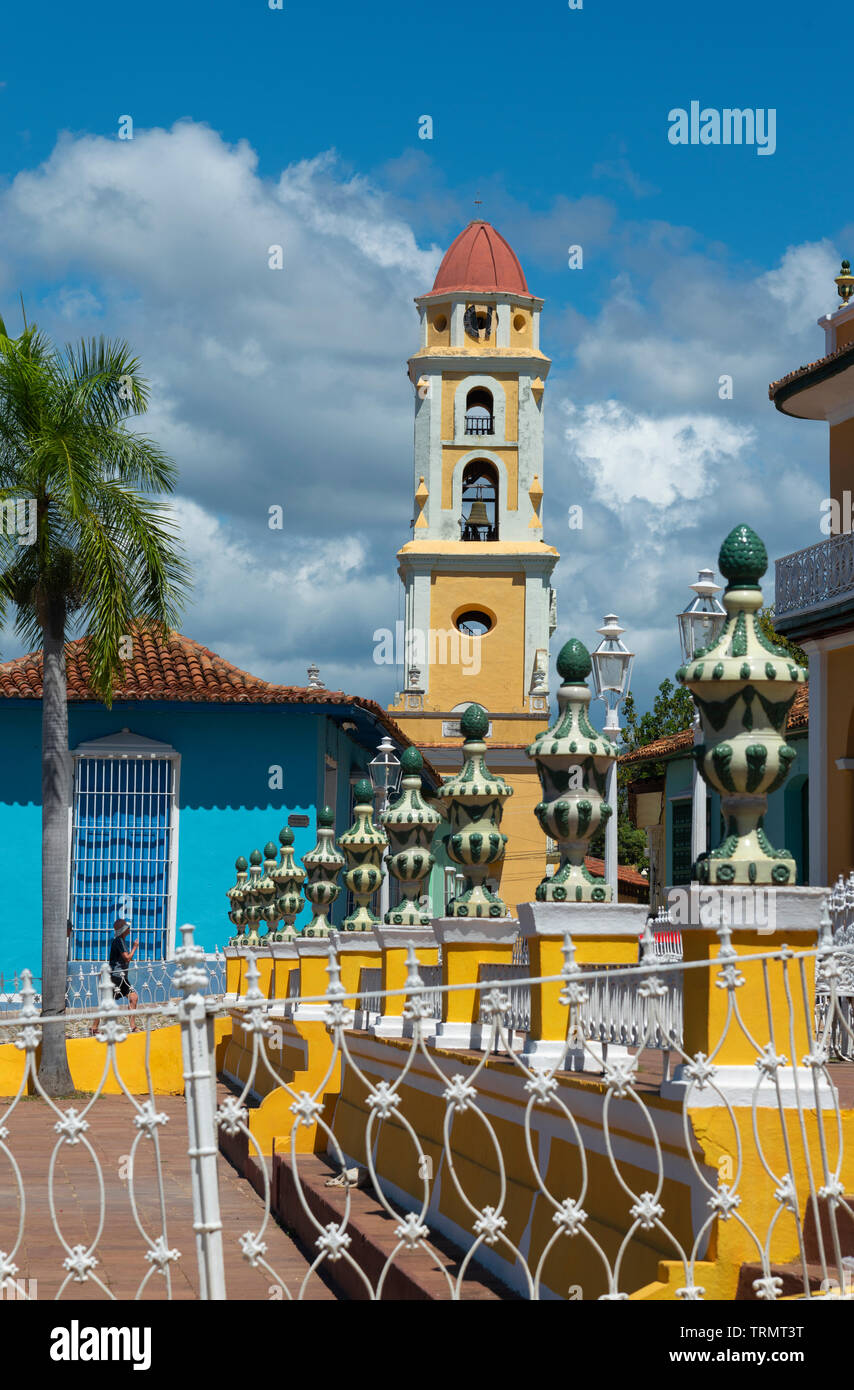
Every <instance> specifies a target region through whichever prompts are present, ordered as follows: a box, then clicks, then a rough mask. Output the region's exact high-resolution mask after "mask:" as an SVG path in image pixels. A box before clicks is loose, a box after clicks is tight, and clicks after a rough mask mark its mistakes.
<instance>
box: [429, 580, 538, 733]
mask: <svg viewBox="0 0 854 1390" xmlns="http://www.w3.org/2000/svg"><path fill="white" fill-rule="evenodd" d="M468 608H483V609H485V610H486V612H487V613H488V614H489V616H490V617H492V618H493V619H494V620H495V627H494V628H493V629H492V631H491V632H488V633H487V634H486V635H485V636H484V637H480V638H475V639H473V640H472V642H471V644H470V650H471V655H472V660H473V664H472V666H471V668H470V669H471V670H472V672H473V674H471V675H466V674H465V669H466V668H465V667H463V666H462V665H457V664H456V663H451V662H450V661H444V662H442V661H441V660H439V661H436V662H435V663H433V662H431V665H430V704H431V706H432V707H433V708H434V709H442V710H450V709H453V707H454V706H455V705H457V704H460V703H461V702H462V701H463V700H466V699H468V700H476V701H477V702H478V704H481V705H484V706H485V707H486V709H488V710H506V709H509V710H516V709H519V708H520V706H521V701H522V691H521V689H519V688H518V687H517V688H516V689H513V688H512V685H511V681H512V674H511V673H516V672H521V662H520V660H519V653H520V652H523V651H524V650H525V576H524V575H523V574H521V573H518V572H517V573H515V574H512V573H508V574H479V573H478V572H477V570H475V569H472V570H468V571H464V572H462V573H460V572H459V571H456V570H455V571H454V572H453V573H451V574H442V573H441V572H439V573H436V574H434V575H433V576H432V583H431V596H430V626H431V628H432V629H433V630H434V631H435V632H446V631H449V630H451V629H453V628H454V619H455V618H456V617H458V615H459V614H460V613H463V612H465V610H466V609H468ZM467 645H469V644H467ZM478 657H479V659H480V670H479V671H478V670H477V658H478ZM469 687H470V688H469ZM493 737H494V734H493Z"/></svg>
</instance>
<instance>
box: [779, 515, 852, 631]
mask: <svg viewBox="0 0 854 1390" xmlns="http://www.w3.org/2000/svg"><path fill="white" fill-rule="evenodd" d="M775 573H776V578H775V586H774V615H775V617H777V618H782V617H784V616H785V615H786V614H788V613H796V612H800V611H805V610H807V609H810V608H821V607H822V606H823V605H824V604H828V603H831V602H833V600H834V599H840V598H843V597H852V598H854V534H849V535H844V536H831V537H830V539H829V540H826V541H819V542H818V543H817V544H816V545H808V546H807V547H806V548H805V549H804V550H796V551H794V552H793V553H792V554H791V555H784V556H783V557H782V558H781V559H779V560H778V561H777V564H776V571H775Z"/></svg>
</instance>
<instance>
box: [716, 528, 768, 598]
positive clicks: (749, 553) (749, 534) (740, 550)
mask: <svg viewBox="0 0 854 1390" xmlns="http://www.w3.org/2000/svg"><path fill="white" fill-rule="evenodd" d="M767 568H768V551H767V550H766V549H765V546H764V545H763V543H762V541H761V540H760V539H759V537H758V536H757V534H756V532H755V531H754V530H753V529H752V528H751V527H750V526H747V525H745V524H744V523H742V525H740V526H734V527H733V529H732V530H731V531H730V533H729V535H728V536H727V538H726V540H725V541H724V543H723V545H722V546H721V549H720V554H719V555H718V569H719V570H720V572H721V574H722V575H723V576H724V578H725V579H728V580H729V587H730V588H731V589H738V588H742V587H743V586H745V585H749V586H750V587H752V588H755V587H756V586H757V585H758V583H759V580H760V579H761V578H762V575H763V574H764V573H765V571H766V570H767Z"/></svg>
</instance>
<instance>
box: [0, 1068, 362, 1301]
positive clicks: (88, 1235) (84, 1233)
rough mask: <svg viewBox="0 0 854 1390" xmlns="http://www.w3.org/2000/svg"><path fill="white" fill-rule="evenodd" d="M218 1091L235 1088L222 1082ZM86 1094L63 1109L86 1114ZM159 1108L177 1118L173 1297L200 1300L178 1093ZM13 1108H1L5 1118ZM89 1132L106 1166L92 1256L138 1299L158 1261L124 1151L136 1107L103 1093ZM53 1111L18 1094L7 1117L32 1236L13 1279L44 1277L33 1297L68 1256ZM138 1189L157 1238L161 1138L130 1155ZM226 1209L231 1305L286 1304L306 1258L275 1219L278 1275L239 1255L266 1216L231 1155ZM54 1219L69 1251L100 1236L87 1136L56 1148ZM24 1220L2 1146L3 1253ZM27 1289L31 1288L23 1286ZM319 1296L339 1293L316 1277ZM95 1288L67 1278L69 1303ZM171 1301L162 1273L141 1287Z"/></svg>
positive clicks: (49, 1284)
mask: <svg viewBox="0 0 854 1390" xmlns="http://www.w3.org/2000/svg"><path fill="white" fill-rule="evenodd" d="M218 1089H219V1093H220V1096H222V1095H224V1094H227V1092H226V1090H225V1088H218ZM85 1103H86V1102H85V1099H84V1098H80V1099H76V1100H75V1099H72V1100H67V1101H62V1102H61V1103H60V1108H61V1109H62V1110H63V1111H68V1110H69V1109H70V1108H72V1107H74V1108H75V1109H76V1110H78V1112H79V1111H80V1110H81V1109H82V1108H83V1106H84V1105H85ZM156 1107H157V1110H158V1111H160V1112H164V1113H165V1114H167V1115H168V1116H169V1120H168V1122H167V1123H166V1124H165V1125H161V1126H159V1127H158V1136H159V1143H160V1152H161V1165H162V1171H163V1192H164V1198H165V1204H166V1243H167V1245H168V1247H169V1248H170V1249H177V1250H179V1251H180V1252H181V1258H180V1259H179V1260H178V1261H176V1262H174V1263H171V1264H170V1265H169V1270H170V1273H171V1280H172V1297H173V1298H176V1299H194V1298H198V1295H199V1282H198V1270H197V1265H196V1253H195V1236H194V1234H193V1228H192V1221H193V1215H192V1210H193V1209H192V1188H191V1177H190V1163H189V1159H188V1157H187V1122H186V1111H185V1106H184V1101H183V1098H182V1097H176V1096H158V1097H157V1101H156ZM3 1108H5V1107H0V1114H2V1110H3ZM89 1120H90V1128H89V1130H88V1131H87V1132H86V1136H85V1137H86V1138H87V1139H88V1140H89V1142H90V1143H91V1145H92V1147H93V1149H94V1151H95V1153H96V1154H97V1156H98V1159H99V1160H100V1163H101V1170H102V1174H103V1182H104V1224H103V1229H102V1231H101V1234H100V1237H99V1239H98V1241H97V1245H96V1248H95V1251H94V1256H95V1258H96V1259H97V1261H98V1264H97V1265H96V1267H95V1270H94V1273H95V1274H96V1275H97V1276H98V1277H99V1278H100V1279H101V1281H102V1282H103V1283H104V1284H105V1285H106V1286H107V1288H108V1289H109V1290H110V1292H111V1293H112V1294H114V1295H115V1297H116V1298H119V1299H129V1298H133V1297H134V1295H135V1294H136V1291H137V1288H138V1287H139V1284H140V1282H141V1281H142V1279H143V1278H144V1277H145V1275H146V1274H147V1273H148V1271H149V1269H150V1268H151V1265H150V1263H149V1262H148V1261H147V1260H146V1258H145V1253H146V1250H147V1249H148V1248H149V1247H148V1246H147V1244H146V1242H145V1241H144V1240H143V1238H142V1236H141V1235H140V1232H139V1230H138V1229H137V1226H136V1224H135V1222H134V1219H133V1214H132V1211H131V1205H130V1200H129V1193H128V1183H127V1180H126V1177H125V1174H126V1171H127V1157H126V1156H127V1155H128V1154H129V1152H130V1149H131V1145H132V1144H133V1141H134V1139H135V1138H136V1136H137V1134H138V1132H139V1131H138V1130H137V1128H136V1126H135V1125H134V1122H133V1110H132V1107H131V1105H130V1102H129V1101H128V1100H126V1099H125V1098H124V1097H122V1096H105V1097H102V1098H101V1099H100V1100H98V1101H96V1103H95V1105H94V1107H93V1109H92V1112H91V1114H90V1117H89ZM54 1124H55V1116H54V1115H53V1114H52V1112H51V1111H50V1110H49V1108H48V1106H47V1105H46V1104H45V1102H44V1101H43V1100H41V1099H40V1098H39V1097H34V1098H31V1099H28V1100H25V1101H22V1102H21V1103H20V1104H19V1105H18V1107H17V1109H16V1110H15V1112H14V1113H13V1115H12V1118H11V1119H10V1120H9V1122H8V1130H9V1134H8V1137H7V1138H6V1139H5V1144H6V1146H8V1148H9V1149H10V1150H11V1152H12V1154H13V1155H14V1157H15V1160H16V1162H17V1163H18V1166H19V1168H20V1169H21V1175H22V1178H23V1182H24V1188H25V1192H26V1201H27V1206H26V1220H25V1225H24V1238H23V1242H22V1245H21V1247H20V1249H19V1250H18V1253H17V1254H16V1255H15V1257H14V1262H15V1264H16V1265H17V1266H18V1271H17V1274H16V1275H15V1278H16V1280H19V1281H21V1280H23V1281H26V1280H32V1279H34V1280H37V1281H38V1287H37V1291H36V1297H37V1298H38V1300H39V1301H40V1302H43V1301H45V1300H47V1299H52V1298H54V1297H55V1295H56V1293H57V1290H58V1289H59V1287H60V1284H61V1282H62V1280H63V1278H64V1277H65V1275H66V1273H67V1271H65V1270H64V1269H63V1268H62V1261H63V1259H65V1258H66V1254H67V1252H66V1251H65V1250H64V1249H63V1247H62V1244H61V1242H60V1240H59V1238H58V1236H57V1234H56V1231H55V1229H54V1225H53V1222H52V1220H51V1214H50V1204H49V1200H48V1182H47V1174H48V1169H49V1165H50V1156H51V1153H52V1152H53V1150H54V1147H55V1145H56V1144H57V1141H58V1135H57V1134H56V1132H55V1130H54ZM134 1167H135V1174H134V1192H135V1196H136V1202H137V1210H138V1215H139V1220H140V1222H141V1224H142V1226H143V1228H144V1229H145V1230H146V1231H147V1232H148V1233H149V1234H150V1236H151V1237H152V1239H156V1238H157V1236H159V1235H160V1233H161V1229H162V1227H161V1218H160V1207H159V1195H158V1188H157V1184H156V1180H155V1171H156V1170H155V1163H154V1152H153V1144H152V1142H151V1141H150V1140H148V1139H142V1140H141V1141H140V1143H139V1145H138V1147H137V1150H136V1158H135V1162H134ZM219 1188H220V1205H221V1214H222V1223H223V1247H224V1251H225V1278H226V1291H227V1295H228V1298H229V1300H235V1299H236V1300H243V1299H264V1300H270V1299H287V1296H288V1295H287V1292H286V1291H285V1289H284V1287H283V1284H286V1285H287V1289H288V1290H289V1291H290V1294H291V1296H292V1297H294V1298H296V1297H297V1296H298V1293H299V1288H300V1284H301V1283H302V1280H303V1279H304V1277H305V1275H306V1272H307V1270H308V1268H309V1264H310V1260H307V1259H306V1258H305V1256H304V1255H303V1254H302V1252H301V1250H300V1249H299V1248H298V1247H297V1245H296V1244H295V1243H294V1241H293V1240H292V1239H291V1237H290V1236H289V1235H287V1234H286V1233H285V1231H283V1230H282V1228H281V1227H280V1226H279V1225H278V1224H277V1223H276V1222H275V1220H273V1219H271V1220H270V1221H268V1223H267V1227H266V1230H265V1232H264V1236H263V1239H264V1240H265V1241H266V1244H267V1251H266V1255H265V1258H266V1260H267V1262H268V1263H269V1264H270V1265H271V1266H272V1267H273V1269H274V1270H275V1271H276V1274H277V1275H278V1276H279V1277H278V1279H277V1278H275V1277H274V1276H272V1275H271V1274H270V1273H269V1272H268V1271H266V1270H264V1269H261V1268H258V1269H252V1268H251V1267H250V1266H249V1264H248V1262H247V1261H246V1260H245V1259H244V1258H243V1254H242V1252H241V1249H240V1237H241V1236H242V1235H243V1234H244V1233H245V1232H247V1231H252V1232H253V1233H257V1231H258V1229H259V1227H260V1225H261V1221H262V1219H263V1205H262V1202H261V1200H260V1198H259V1197H258V1196H257V1195H256V1194H255V1192H254V1191H253V1190H252V1188H251V1187H250V1185H249V1183H248V1182H246V1181H245V1179H243V1178H241V1177H240V1176H239V1175H238V1174H237V1172H236V1171H235V1170H234V1169H233V1168H232V1167H231V1165H230V1164H229V1163H228V1161H227V1160H226V1159H225V1158H224V1157H222V1156H220V1159H219ZM54 1200H55V1204H56V1219H57V1224H58V1225H59V1228H60V1230H61V1231H62V1233H63V1235H64V1237H65V1240H66V1241H67V1243H68V1244H69V1245H70V1246H75V1245H77V1244H83V1245H84V1246H85V1247H86V1248H87V1249H88V1247H89V1245H90V1243H91V1242H92V1240H93V1239H94V1238H95V1236H96V1233H97V1231H98V1224H99V1220H100V1215H101V1201H100V1191H99V1184H98V1176H97V1170H96V1167H95V1164H94V1162H93V1160H92V1157H91V1155H90V1154H89V1153H88V1151H87V1149H86V1147H85V1144H84V1143H83V1142H82V1141H81V1142H79V1143H77V1144H75V1145H73V1146H72V1145H69V1144H67V1143H65V1144H62V1145H61V1146H60V1150H59V1155H58V1158H57V1163H56V1167H55V1172H54ZM18 1217H19V1210H18V1201H17V1195H16V1186H15V1182H14V1177H13V1173H12V1169H11V1165H10V1162H9V1159H8V1157H7V1155H6V1154H5V1153H4V1152H3V1151H2V1149H0V1250H7V1251H8V1250H10V1249H11V1246H12V1244H13V1243H14V1240H15V1235H16V1231H17V1222H18ZM25 1287H26V1285H25ZM305 1296H306V1297H307V1298H308V1299H311V1300H332V1301H334V1300H335V1297H336V1296H335V1294H334V1293H333V1292H332V1291H331V1290H330V1289H329V1288H328V1287H327V1286H326V1284H325V1283H323V1282H322V1280H321V1279H320V1278H319V1277H318V1276H317V1275H314V1276H312V1278H311V1281H310V1284H309V1286H308V1288H307V1290H306V1295H305ZM11 1297H13V1295H12V1293H11V1292H6V1293H5V1295H0V1301H3V1300H5V1299H9V1298H11ZM106 1297H107V1295H106V1294H105V1293H104V1292H103V1290H101V1289H100V1288H98V1286H97V1285H96V1284H95V1283H93V1282H91V1281H87V1282H86V1283H76V1282H75V1281H73V1280H72V1281H71V1282H70V1283H69V1284H68V1286H67V1288H66V1290H65V1292H64V1294H63V1299H86V1300H97V1299H105V1298H106ZM166 1297H167V1290H166V1280H165V1279H164V1278H163V1276H162V1275H160V1274H158V1273H154V1274H153V1275H152V1276H151V1278H150V1279H149V1282H148V1284H147V1285H146V1288H145V1290H144V1292H143V1294H142V1298H143V1299H155V1300H157V1301H161V1300H163V1299H165V1298H166Z"/></svg>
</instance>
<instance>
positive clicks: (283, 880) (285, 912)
mask: <svg viewBox="0 0 854 1390" xmlns="http://www.w3.org/2000/svg"><path fill="white" fill-rule="evenodd" d="M279 844H280V845H281V849H280V850H279V862H278V864H277V865H276V867H275V869H273V871H272V878H273V882H274V883H275V885H276V908H277V911H278V920H279V921H281V923H282V925H281V927H280V928H279V930H278V931H276V932H274V933H273V936H272V937H271V940H273V941H290V940H292V939H293V938H294V937H295V936H297V935H298V932H297V930H296V928H295V926H294V921H295V920H296V916H297V913H298V912H299V911H300V909H301V907H302V893H301V892H300V889H301V888H302V885H303V883H304V882H305V869H302V868H300V866H299V864H298V863H297V862H296V858H295V857H294V832H293V831H292V830H291V828H290V826H287V825H286V826H285V827H284V829H283V830H280V831H279Z"/></svg>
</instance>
